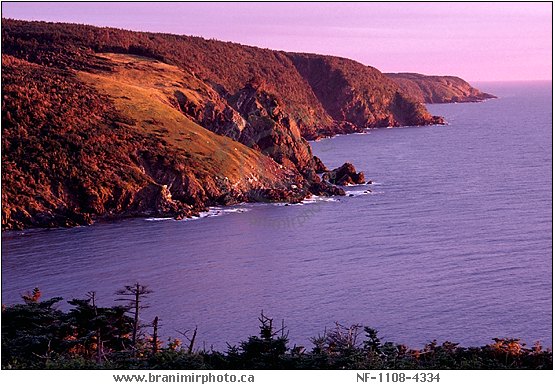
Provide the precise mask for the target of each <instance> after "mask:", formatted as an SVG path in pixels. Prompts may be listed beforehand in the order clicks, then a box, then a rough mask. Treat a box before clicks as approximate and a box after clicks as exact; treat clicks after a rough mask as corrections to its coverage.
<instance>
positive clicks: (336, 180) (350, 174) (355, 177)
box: [322, 163, 365, 186]
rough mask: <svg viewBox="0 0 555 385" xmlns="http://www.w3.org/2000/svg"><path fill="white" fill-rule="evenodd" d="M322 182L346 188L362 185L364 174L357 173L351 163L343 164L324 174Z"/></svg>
mask: <svg viewBox="0 0 555 385" xmlns="http://www.w3.org/2000/svg"><path fill="white" fill-rule="evenodd" d="M322 179H323V181H324V182H329V183H332V184H335V185H339V186H348V185H354V184H364V183H365V180H364V173H363V172H357V171H356V169H355V166H353V165H352V164H351V163H344V164H343V165H342V166H340V167H338V168H336V169H333V170H332V171H329V172H325V173H324V175H323V176H322Z"/></svg>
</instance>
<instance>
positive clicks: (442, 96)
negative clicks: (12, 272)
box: [385, 73, 495, 103]
mask: <svg viewBox="0 0 555 385" xmlns="http://www.w3.org/2000/svg"><path fill="white" fill-rule="evenodd" d="M385 75H386V76H387V77H388V78H390V79H391V80H393V81H394V82H396V83H397V84H398V85H399V88H400V90H401V91H402V92H403V93H404V94H405V95H409V96H410V97H412V98H413V99H415V100H417V101H419V102H421V103H464V102H481V101H483V100H486V99H492V98H495V96H494V95H491V94H487V93H485V92H481V91H480V90H478V89H476V88H474V87H472V86H471V85H470V84H468V83H467V82H466V81H464V80H463V79H461V78H458V77H456V76H427V75H420V74H414V73H398V74H392V73H387V74H385Z"/></svg>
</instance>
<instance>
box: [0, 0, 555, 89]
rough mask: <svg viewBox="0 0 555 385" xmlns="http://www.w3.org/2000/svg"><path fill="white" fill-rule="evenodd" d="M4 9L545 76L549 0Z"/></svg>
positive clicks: (502, 76)
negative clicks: (536, 0) (525, 0)
mask: <svg viewBox="0 0 555 385" xmlns="http://www.w3.org/2000/svg"><path fill="white" fill-rule="evenodd" d="M2 17H7V18H14V19H23V20H46V21H64V22H72V23H81V24H92V25H97V26H110V27H117V28H124V29H130V30H138V31H150V32H169V33H175V34H184V35H195V36H202V37H205V38H216V39H218V40H223V41H234V42H238V43H242V44H248V45H254V46H258V47H264V48H272V49H278V50H285V51H294V52H314V53H320V54H328V55H336V56H343V57H348V58H350V59H354V60H357V61H359V62H361V63H364V64H367V65H371V66H374V67H376V68H378V69H379V70H380V71H382V72H418V73H423V74H429V75H456V76H460V77H462V78H464V79H465V80H468V81H500V80H551V77H552V4H551V3H549V2H543V3H539V2H538V3H475V2H474V3H391V2H390V3H116V2H114V3H45V2H41V3H29V2H26V3H10V2H2Z"/></svg>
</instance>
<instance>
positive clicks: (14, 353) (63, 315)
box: [2, 283, 553, 370]
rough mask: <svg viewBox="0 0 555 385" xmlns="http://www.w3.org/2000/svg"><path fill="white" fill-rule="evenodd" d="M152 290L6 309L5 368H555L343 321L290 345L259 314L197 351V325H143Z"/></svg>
mask: <svg viewBox="0 0 555 385" xmlns="http://www.w3.org/2000/svg"><path fill="white" fill-rule="evenodd" d="M150 292H151V291H150V290H149V289H148V288H147V287H145V286H143V285H140V284H139V283H136V284H134V285H128V286H125V287H124V288H123V289H121V290H119V291H118V292H117V293H116V295H117V299H118V300H121V301H122V305H118V306H113V307H101V306H99V305H98V304H97V301H96V295H95V293H94V292H90V293H88V294H87V295H86V298H83V299H73V300H71V301H68V303H69V305H71V308H70V309H69V310H68V311H62V310H59V309H58V308H57V305H59V304H60V303H61V301H62V298H60V297H55V298H51V299H48V300H41V298H40V297H41V292H40V290H39V289H34V290H33V292H31V293H28V294H26V295H24V296H23V301H24V303H22V304H17V305H10V306H4V307H3V308H2V368H3V369H151V370H154V369H226V370H229V369H552V367H553V354H552V352H551V350H550V349H544V348H543V347H542V346H541V345H540V344H539V343H537V344H536V345H534V346H533V347H531V348H528V347H526V346H525V344H523V343H521V342H520V341H519V340H518V339H494V342H493V343H491V344H488V345H484V346H481V347H461V346H459V344H457V343H452V342H448V341H446V342H443V343H438V342H437V341H432V342H430V343H428V344H426V345H425V346H424V347H422V348H421V349H410V348H408V347H407V346H405V345H402V344H397V343H393V342H384V341H381V339H380V338H379V337H378V332H377V331H376V330H374V329H372V328H370V327H363V326H361V325H351V326H343V325H340V324H336V325H335V327H333V328H331V329H330V330H327V331H326V332H325V333H323V334H322V335H319V336H317V337H314V338H312V339H311V341H312V345H313V346H312V347H311V348H305V347H303V346H297V345H293V346H291V344H290V341H289V339H288V333H287V330H286V328H285V327H284V326H283V323H282V324H281V327H276V325H275V324H274V322H273V320H272V319H271V318H269V317H267V316H266V315H264V314H261V315H260V318H259V321H260V330H259V333H258V335H253V336H250V337H248V338H247V339H246V340H244V341H241V342H240V343H239V344H238V345H229V344H228V348H227V349H226V350H225V351H223V352H220V351H215V350H205V349H198V348H197V347H196V345H195V342H196V341H195V339H196V329H195V330H194V331H193V332H192V333H191V332H188V333H183V334H182V336H180V337H181V339H178V338H170V339H169V340H168V341H167V342H166V343H163V342H162V341H161V340H160V339H159V337H158V317H156V318H155V319H154V320H153V321H152V322H151V323H148V324H144V323H141V322H140V319H141V317H140V315H141V313H142V309H143V308H144V307H145V306H146V305H147V303H148V295H149V293H150Z"/></svg>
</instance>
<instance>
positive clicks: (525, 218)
mask: <svg viewBox="0 0 555 385" xmlns="http://www.w3.org/2000/svg"><path fill="white" fill-rule="evenodd" d="M478 86H479V87H480V88H481V89H482V90H483V91H485V92H490V93H493V94H495V95H498V96H499V99H495V100H489V101H486V102H483V103H469V104H444V105H429V106H428V108H429V110H430V111H431V112H432V113H434V114H436V115H442V116H444V117H445V118H446V119H447V121H448V122H449V125H447V126H428V127H403V128H390V129H376V130H370V131H368V132H367V133H366V134H360V135H359V134H355V135H346V136H338V137H335V138H332V139H325V140H321V141H318V142H314V143H313V144H312V145H313V149H314V152H315V153H316V154H317V155H318V156H319V157H320V158H321V159H322V160H323V161H324V162H325V163H326V164H327V165H328V166H330V167H337V166H339V165H341V164H342V163H343V162H345V161H349V162H352V163H354V164H355V165H356V167H357V169H359V170H361V171H364V173H365V175H366V177H367V178H368V179H371V180H372V181H374V183H373V184H372V185H365V186H356V187H349V188H348V189H349V192H350V194H352V195H353V196H347V197H337V198H333V199H314V200H311V201H307V202H306V203H305V204H302V205H283V204H282V205H271V204H254V205H253V204H251V205H249V204H246V205H239V206H236V207H231V208H226V209H218V208H216V209H214V210H212V211H211V212H210V214H209V215H207V216H206V217H204V218H201V219H197V220H190V221H174V220H146V219H133V220H124V221H119V222H114V223H103V224H96V225H93V226H90V227H79V228H72V229H57V230H34V231H24V232H5V233H3V234H2V303H3V304H13V303H17V302H20V296H21V294H23V293H25V292H26V291H29V290H32V289H33V288H34V287H39V288H40V289H41V290H42V292H43V298H49V297H52V296H62V297H64V299H66V300H70V299H71V298H74V297H77V298H83V297H84V296H85V294H86V293H87V292H88V291H96V292H97V297H98V298H99V302H100V304H101V305H104V306H111V305H114V304H121V303H120V302H114V298H116V296H115V294H114V292H115V291H116V290H117V289H119V288H121V287H122V286H123V285H126V284H130V283H134V282H136V281H139V282H140V283H142V284H145V285H148V286H149V287H150V288H151V289H152V290H153V293H152V294H150V295H149V297H148V299H147V302H148V304H149V305H150V307H149V308H148V309H145V310H144V312H143V314H142V319H143V321H144V322H145V323H146V322H149V321H151V320H152V319H153V318H154V316H155V315H158V316H159V317H160V320H161V321H160V322H161V333H162V334H163V335H165V336H166V337H167V336H174V337H180V338H181V335H180V334H179V332H185V331H187V330H189V331H190V330H191V329H194V327H195V326H198V337H197V341H198V342H199V344H198V347H203V346H204V347H205V348H209V347H210V346H214V347H215V348H217V349H225V347H226V343H229V344H231V345H235V344H238V343H239V342H240V341H241V340H246V339H247V337H248V336H250V335H254V334H257V333H258V320H257V318H258V316H259V315H260V312H261V311H262V310H263V311H264V313H265V314H266V315H268V316H270V317H273V318H274V319H275V321H274V322H275V323H276V324H278V325H281V320H284V325H285V326H286V327H287V328H288V329H289V338H290V340H291V345H293V344H295V343H296V344H301V345H305V346H307V347H308V348H310V347H311V343H310V342H309V339H310V337H315V336H317V335H318V334H321V333H323V331H324V329H325V328H327V329H328V330H329V329H330V328H332V327H334V325H335V322H339V323H340V324H343V325H351V324H362V325H367V326H371V327H374V328H376V329H378V331H379V335H380V336H381V337H382V340H387V341H394V342H398V343H404V344H407V345H408V346H409V347H413V348H416V347H422V345H423V344H425V343H427V342H429V341H431V340H434V339H437V340H438V341H440V342H442V341H445V340H449V341H453V342H459V343H461V344H462V345H465V346H469V345H484V344H488V343H490V342H491V339H492V338H494V337H516V338H521V339H522V340H523V341H524V342H525V343H527V344H528V345H531V344H533V343H534V342H535V341H541V342H542V343H543V345H544V346H547V347H552V310H551V309H552V271H553V269H552V225H553V224H552V110H551V109H552V99H551V83H546V82H544V83H542V82H537V83H487V84H486V83H484V84H478ZM368 189H371V192H368V191H367V190H368ZM64 307H65V308H67V307H68V305H67V304H65V305H62V308H64ZM178 331H179V332H178ZM189 333H190V332H189Z"/></svg>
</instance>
